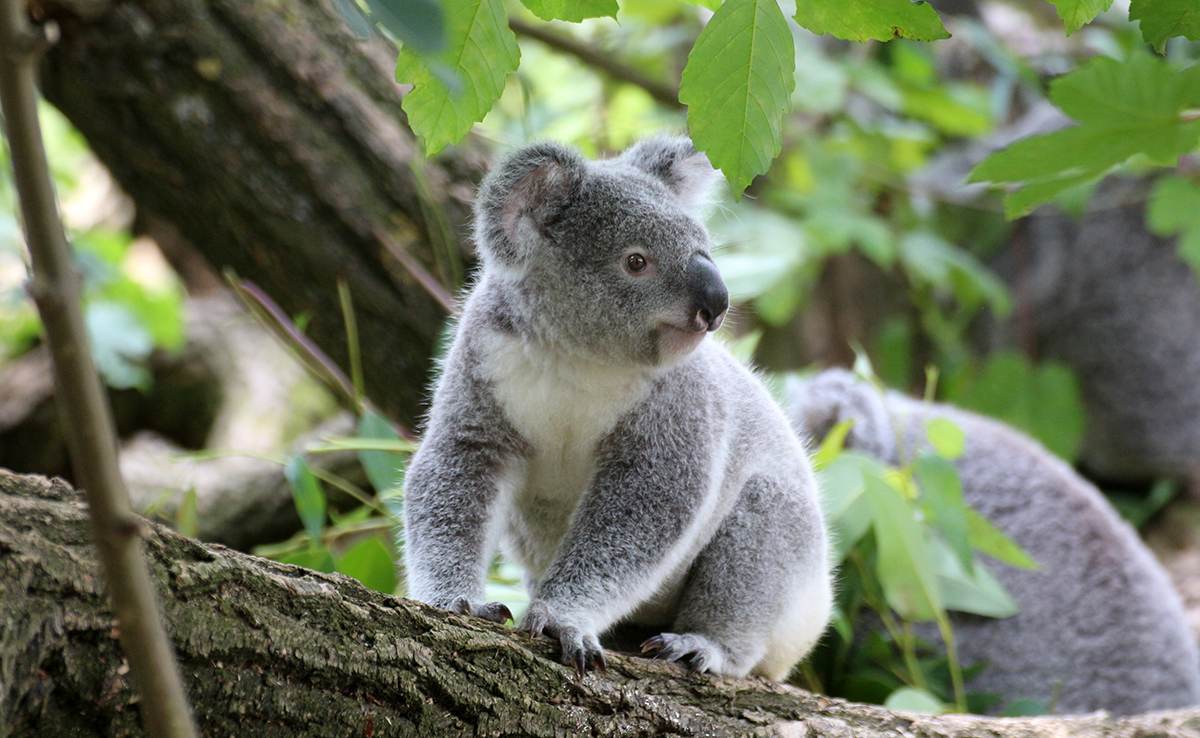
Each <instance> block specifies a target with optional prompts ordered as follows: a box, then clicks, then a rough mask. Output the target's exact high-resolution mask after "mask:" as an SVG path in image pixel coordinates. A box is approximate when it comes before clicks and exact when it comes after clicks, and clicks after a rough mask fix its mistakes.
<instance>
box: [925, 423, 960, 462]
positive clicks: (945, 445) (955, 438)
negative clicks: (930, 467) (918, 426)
mask: <svg viewBox="0 0 1200 738" xmlns="http://www.w3.org/2000/svg"><path fill="white" fill-rule="evenodd" d="M925 435H927V436H929V443H930V445H932V446H933V449H934V450H935V451H937V453H938V456H941V457H942V458H943V459H949V460H950V461H954V460H955V459H957V458H958V457H959V456H962V454H963V450H964V449H965V448H966V446H967V436H966V434H965V433H963V432H962V430H961V429H960V428H959V427H958V426H957V425H955V424H954V421H952V420H949V419H948V418H934V419H933V420H931V421H929V423H928V424H927V425H926V426H925Z"/></svg>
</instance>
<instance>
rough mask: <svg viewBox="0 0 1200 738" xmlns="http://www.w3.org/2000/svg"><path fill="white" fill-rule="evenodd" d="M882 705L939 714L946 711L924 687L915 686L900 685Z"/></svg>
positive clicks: (908, 710) (894, 708)
mask: <svg viewBox="0 0 1200 738" xmlns="http://www.w3.org/2000/svg"><path fill="white" fill-rule="evenodd" d="M883 706H884V707H886V708H887V709H889V710H903V711H904V712H928V713H932V714H934V715H939V714H941V713H943V712H945V711H946V705H945V704H944V703H943V702H942V701H941V700H939V699H938V698H937V697H934V696H933V695H932V694H930V693H929V692H927V691H925V690H924V689H917V688H916V687H901V688H900V689H897V690H896V691H895V692H892V693H891V694H890V695H888V698H887V701H886V702H884V703H883Z"/></svg>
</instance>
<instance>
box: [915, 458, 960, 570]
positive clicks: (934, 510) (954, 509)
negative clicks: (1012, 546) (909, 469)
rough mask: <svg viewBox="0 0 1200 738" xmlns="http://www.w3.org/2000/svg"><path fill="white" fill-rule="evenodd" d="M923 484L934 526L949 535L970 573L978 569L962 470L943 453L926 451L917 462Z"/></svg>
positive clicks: (925, 500) (954, 549) (917, 472)
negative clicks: (936, 453)
mask: <svg viewBox="0 0 1200 738" xmlns="http://www.w3.org/2000/svg"><path fill="white" fill-rule="evenodd" d="M913 471H914V472H915V473H916V475H917V480H918V481H920V483H921V490H922V491H923V492H924V495H922V498H921V499H922V502H923V503H924V506H925V509H926V510H927V511H928V513H929V517H930V519H931V522H932V523H933V525H934V527H936V528H937V529H938V530H940V531H941V532H942V535H943V536H945V537H946V543H947V544H949V546H950V548H951V550H952V551H954V555H955V556H957V557H958V561H959V563H960V564H961V565H962V568H963V569H964V570H965V571H966V572H967V573H968V574H974V572H975V555H974V554H973V553H971V541H970V535H969V534H968V532H967V506H966V504H965V503H964V502H963V493H962V483H961V482H960V481H959V479H958V471H957V470H956V469H955V468H954V465H953V464H951V463H950V462H949V461H946V459H944V458H942V457H941V456H934V455H933V454H929V453H923V454H921V455H920V456H919V457H918V458H917V461H916V463H915V464H913Z"/></svg>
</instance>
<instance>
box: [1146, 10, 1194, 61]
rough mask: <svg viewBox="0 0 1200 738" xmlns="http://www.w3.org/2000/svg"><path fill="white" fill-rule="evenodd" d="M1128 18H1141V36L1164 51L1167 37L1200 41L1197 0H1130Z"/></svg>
mask: <svg viewBox="0 0 1200 738" xmlns="http://www.w3.org/2000/svg"><path fill="white" fill-rule="evenodd" d="M1129 20H1131V21H1139V28H1141V30H1142V38H1143V39H1145V41H1146V43H1148V44H1150V45H1151V46H1153V47H1154V50H1155V51H1157V52H1158V53H1160V54H1161V53H1163V50H1164V49H1165V48H1166V46H1167V39H1170V38H1173V37H1175V36H1183V37H1184V38H1189V39H1191V40H1193V41H1200V4H1197V3H1196V0H1131V2H1130V3H1129Z"/></svg>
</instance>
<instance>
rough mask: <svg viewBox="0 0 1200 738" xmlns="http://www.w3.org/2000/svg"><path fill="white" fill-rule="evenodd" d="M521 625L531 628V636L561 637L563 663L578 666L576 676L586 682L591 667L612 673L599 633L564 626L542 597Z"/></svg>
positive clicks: (529, 629)
mask: <svg viewBox="0 0 1200 738" xmlns="http://www.w3.org/2000/svg"><path fill="white" fill-rule="evenodd" d="M521 627H522V628H524V629H525V630H528V631H529V637H530V638H536V637H537V636H538V635H541V634H543V633H544V634H546V635H548V636H550V637H551V638H557V639H558V641H559V643H561V644H562V663H563V664H564V665H566V666H570V667H573V668H574V669H575V675H576V677H577V678H578V679H579V680H580V681H582V680H583V677H584V675H586V674H587V671H588V669H592V670H594V671H599V672H600V673H601V674H607V673H608V664H607V662H605V660H604V650H603V649H602V648H601V647H600V640H599V639H598V638H596V636H595V634H592V633H584V631H583V630H581V629H579V628H576V627H574V626H571V625H562V624H560V623H559V622H558V619H557V618H556V617H555V616H554V613H553V611H551V609H550V606H549V605H547V604H546V603H545V602H543V601H541V600H534V601H533V602H530V603H529V609H528V610H526V611H525V619H524V620H523V621H522V622H521Z"/></svg>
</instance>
